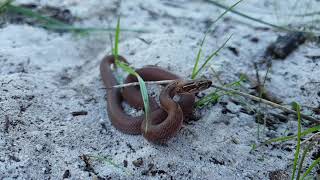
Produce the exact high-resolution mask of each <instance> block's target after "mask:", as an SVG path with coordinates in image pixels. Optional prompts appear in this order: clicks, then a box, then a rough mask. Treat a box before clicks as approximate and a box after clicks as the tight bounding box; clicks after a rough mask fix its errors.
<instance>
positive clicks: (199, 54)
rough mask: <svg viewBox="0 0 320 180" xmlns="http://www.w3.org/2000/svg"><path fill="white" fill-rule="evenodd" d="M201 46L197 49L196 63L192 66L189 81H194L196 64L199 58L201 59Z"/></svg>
mask: <svg viewBox="0 0 320 180" xmlns="http://www.w3.org/2000/svg"><path fill="white" fill-rule="evenodd" d="M202 45H203V44H201V45H200V47H199V51H198V54H197V57H196V62H195V64H194V66H193V69H192V74H191V79H194V78H195V76H196V75H195V74H196V71H197V70H198V64H199V61H200V57H201V52H202Z"/></svg>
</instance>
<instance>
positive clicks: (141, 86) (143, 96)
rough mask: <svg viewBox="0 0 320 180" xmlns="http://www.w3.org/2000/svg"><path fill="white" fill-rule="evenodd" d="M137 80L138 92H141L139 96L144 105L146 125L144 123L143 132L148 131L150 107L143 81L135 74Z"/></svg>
mask: <svg viewBox="0 0 320 180" xmlns="http://www.w3.org/2000/svg"><path fill="white" fill-rule="evenodd" d="M137 78H138V81H139V85H140V92H141V96H142V99H143V105H144V112H145V119H146V121H147V122H148V123H146V127H145V128H146V129H145V131H148V129H149V124H150V121H149V115H150V107H149V97H148V91H147V87H146V84H145V82H144V81H143V79H142V78H141V77H140V76H139V75H138V74H137Z"/></svg>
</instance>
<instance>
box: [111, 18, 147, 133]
mask: <svg viewBox="0 0 320 180" xmlns="http://www.w3.org/2000/svg"><path fill="white" fill-rule="evenodd" d="M119 38H120V17H119V18H118V21H117V27H116V32H115V42H114V49H113V51H112V53H113V55H114V56H115V63H116V66H119V67H120V68H121V69H123V70H124V71H126V72H127V73H129V74H131V75H134V76H136V77H137V79H138V81H139V86H140V92H141V96H142V99H143V104H144V111H145V119H146V121H148V120H149V115H150V106H149V97H148V91H147V87H146V84H145V82H144V80H143V79H142V78H141V77H140V75H139V74H138V73H137V72H135V70H134V69H133V68H131V67H130V66H129V65H128V64H127V63H124V62H122V61H119V58H118V56H119ZM148 125H149V123H146V129H145V130H146V131H148Z"/></svg>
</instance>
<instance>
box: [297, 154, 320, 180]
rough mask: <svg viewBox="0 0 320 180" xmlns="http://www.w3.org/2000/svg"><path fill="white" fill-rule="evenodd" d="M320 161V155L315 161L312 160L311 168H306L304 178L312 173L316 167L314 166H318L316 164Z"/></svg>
mask: <svg viewBox="0 0 320 180" xmlns="http://www.w3.org/2000/svg"><path fill="white" fill-rule="evenodd" d="M319 163H320V157H318V158H317V159H316V160H314V161H313V162H312V164H311V165H310V166H309V168H308V169H307V170H306V172H305V173H304V174H303V176H302V178H301V179H302V180H303V179H304V178H305V177H306V176H308V174H310V173H311V171H312V169H313V168H314V167H316V165H317V164H319Z"/></svg>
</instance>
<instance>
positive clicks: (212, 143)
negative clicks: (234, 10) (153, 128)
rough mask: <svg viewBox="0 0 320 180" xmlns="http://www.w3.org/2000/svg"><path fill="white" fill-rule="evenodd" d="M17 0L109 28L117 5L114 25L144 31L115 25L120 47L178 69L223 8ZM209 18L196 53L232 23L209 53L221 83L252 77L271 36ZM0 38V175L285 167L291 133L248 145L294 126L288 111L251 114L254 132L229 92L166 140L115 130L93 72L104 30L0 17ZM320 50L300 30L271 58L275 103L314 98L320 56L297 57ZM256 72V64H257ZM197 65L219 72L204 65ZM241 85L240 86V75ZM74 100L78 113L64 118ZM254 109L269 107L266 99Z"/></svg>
mask: <svg viewBox="0 0 320 180" xmlns="http://www.w3.org/2000/svg"><path fill="white" fill-rule="evenodd" d="M16 2H17V3H18V4H25V3H35V4H37V5H39V6H45V5H50V6H54V7H59V8H67V9H69V10H70V11H71V12H72V14H73V15H74V16H75V17H78V20H77V21H76V22H75V24H76V25H79V26H90V27H94V26H95V27H115V23H116V22H115V20H116V14H117V13H119V12H121V26H122V27H123V28H133V29H143V30H150V31H151V32H150V33H132V32H130V33H128V32H122V33H121V43H120V54H121V55H123V56H125V57H126V58H127V59H128V60H129V61H130V63H131V64H132V65H133V66H134V67H137V68H138V67H142V66H144V65H150V64H157V65H159V66H161V67H163V68H167V69H170V70H171V71H172V72H175V73H177V74H180V75H181V76H183V77H186V78H189V77H190V74H191V71H192V67H193V64H194V59H195V56H196V52H197V50H198V45H199V41H200V39H201V38H202V37H203V33H204V32H205V31H206V29H207V28H208V27H209V25H210V22H212V20H213V19H215V18H216V17H217V16H218V15H219V14H220V13H222V12H223V11H222V10H221V9H218V8H216V7H215V6H213V5H211V4H209V3H207V2H204V1H192V0H190V1H187V0H175V1H165V0H163V1H162V0H150V1H143V0H136V1H129V0H124V1H122V4H121V9H117V6H118V3H117V1H103V0H92V1H80V0H69V1H62V0H53V1H45V0H40V1H35V0H17V1H16ZM231 2H234V1H228V3H229V4H231ZM314 2H315V3H317V2H316V1H314ZM318 3H319V2H318ZM278 4H279V5H278V6H279V7H280V8H281V7H284V6H285V4H283V3H278ZM311 7H314V6H312V4H311ZM238 8H239V10H241V11H245V12H248V13H249V14H251V15H254V16H256V17H264V18H265V19H266V20H270V21H271V20H274V19H276V20H274V21H278V22H279V23H282V22H281V21H283V20H285V19H286V18H285V17H284V18H282V19H277V18H275V16H276V15H277V14H276V13H274V11H273V10H274V9H273V8H272V5H270V3H269V2H268V1H261V0H251V1H247V2H243V3H242V4H241V5H240V6H239V7H238ZM258 12H259V13H258ZM284 12H289V11H284ZM288 16H289V15H288ZM290 17H291V16H290ZM214 27H215V28H214V31H213V32H212V33H211V34H209V36H208V39H207V43H206V45H205V50H204V53H205V54H206V55H208V54H209V53H210V52H212V51H213V50H215V49H217V48H218V47H219V45H221V44H222V43H223V42H224V41H225V40H226V39H227V38H228V37H229V36H230V35H231V34H233V36H232V38H231V40H230V41H229V42H228V44H227V47H229V48H225V49H224V50H222V51H221V53H220V54H219V56H217V57H216V58H215V59H214V60H213V61H212V62H211V63H210V65H211V67H212V68H213V69H214V70H215V72H216V73H218V74H219V77H220V79H221V80H222V81H223V82H225V83H230V82H233V81H237V80H238V79H239V77H240V74H241V73H246V74H248V75H249V76H253V77H254V74H255V69H254V67H253V62H254V61H257V60H258V59H259V56H261V55H262V54H263V52H264V51H265V49H266V47H267V46H268V45H269V44H270V43H271V42H273V41H274V40H276V38H277V36H278V35H279V33H278V32H276V31H274V30H272V29H270V28H262V27H263V26H261V25H259V24H256V23H252V22H250V21H248V20H244V19H242V18H239V17H236V16H231V15H228V16H226V17H225V18H224V19H222V20H221V21H220V22H219V23H217V24H216V25H215V26H214ZM0 47H1V48H0V84H1V86H0V92H1V93H0V179H14V178H18V179H62V178H69V179H269V176H270V175H272V174H274V173H275V172H278V173H280V174H283V176H284V177H286V176H287V177H289V176H288V174H290V173H291V169H292V162H293V155H294V148H295V142H293V141H292V142H287V143H282V144H276V145H270V146H263V147H260V148H258V149H257V150H252V144H254V143H258V142H259V141H262V140H264V139H268V138H272V137H278V136H283V135H288V134H290V133H295V132H296V129H297V122H296V121H295V119H294V118H293V117H291V116H290V117H288V121H286V122H281V123H278V124H276V125H274V126H273V127H272V128H271V127H266V128H262V125H260V133H259V137H260V140H258V135H257V134H258V124H257V123H256V122H255V116H254V115H249V114H247V113H244V112H243V111H242V109H243V108H244V106H243V105H241V104H238V103H235V102H234V101H232V100H231V99H230V98H229V97H223V98H222V99H221V100H220V101H219V103H217V104H214V105H209V106H207V107H205V108H202V109H198V110H197V111H198V113H199V114H201V118H200V119H199V120H197V121H194V122H191V123H190V124H188V125H185V126H184V127H183V128H182V129H181V131H180V132H179V134H178V135H177V137H175V138H173V139H172V140H171V141H169V142H168V144H167V145H166V146H155V145H152V144H150V143H148V142H147V141H146V140H145V139H144V138H143V137H142V136H131V135H126V134H123V133H121V132H119V131H117V130H116V129H115V128H114V127H113V126H112V125H111V124H110V121H109V119H108V115H107V111H106V100H105V95H106V91H105V89H103V84H102V81H101V78H100V73H99V64H100V61H101V58H102V57H103V56H104V55H106V54H110V49H111V47H110V40H109V34H108V33H92V34H90V35H87V36H78V35H74V34H71V33H56V32H52V31H48V30H44V29H42V28H38V27H34V26H30V25H26V24H13V23H10V24H4V25H2V26H1V28H0ZM232 48H236V50H237V51H238V54H237V53H234V52H233V51H231V50H230V49H232ZM319 55H320V54H319V44H316V43H314V42H309V41H308V42H307V43H305V44H304V45H302V46H300V47H299V49H297V50H296V51H295V52H294V53H293V54H291V55H290V56H289V57H287V58H286V59H285V60H274V61H273V66H272V68H271V70H270V73H269V75H268V79H267V81H266V87H267V89H268V90H270V91H271V92H273V93H275V94H277V96H278V97H279V98H281V99H282V100H283V102H284V104H289V103H290V102H292V101H297V102H299V103H301V104H303V105H306V106H312V107H317V106H319V105H320V97H319V96H320V92H319V85H320V84H319V83H312V82H317V81H318V82H319V77H320V68H319V59H313V60H312V59H310V58H308V57H307V56H319ZM265 73H266V69H264V68H261V69H260V74H261V75H264V74H265ZM201 75H203V76H205V77H207V78H210V79H212V80H213V81H214V82H215V83H217V82H218V81H217V77H216V75H215V74H214V73H213V72H212V71H211V70H210V69H207V70H206V71H204V72H203V73H202V74H201ZM243 86H244V88H245V89H243V90H247V91H249V90H248V89H246V88H248V87H249V86H250V85H249V84H248V83H244V84H243ZM210 91H212V90H208V91H206V92H205V93H208V92H210ZM250 91H252V90H250ZM232 98H233V99H239V97H232ZM240 99H241V98H240ZM242 101H245V102H247V103H248V104H249V105H250V107H251V108H255V109H257V108H258V105H257V104H253V103H250V101H248V100H246V99H242ZM75 111H87V112H88V114H87V115H83V116H76V117H74V116H72V114H71V113H72V112H75ZM261 111H263V112H273V113H274V112H279V111H275V110H270V109H269V110H266V107H265V106H264V105H262V106H261ZM306 113H310V112H308V111H306ZM86 157H88V158H89V159H87V158H86ZM309 162H310V161H309Z"/></svg>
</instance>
